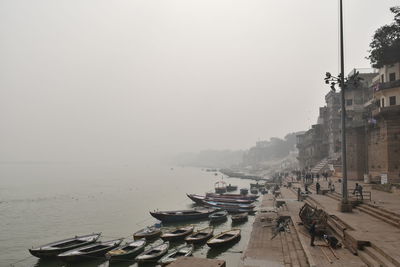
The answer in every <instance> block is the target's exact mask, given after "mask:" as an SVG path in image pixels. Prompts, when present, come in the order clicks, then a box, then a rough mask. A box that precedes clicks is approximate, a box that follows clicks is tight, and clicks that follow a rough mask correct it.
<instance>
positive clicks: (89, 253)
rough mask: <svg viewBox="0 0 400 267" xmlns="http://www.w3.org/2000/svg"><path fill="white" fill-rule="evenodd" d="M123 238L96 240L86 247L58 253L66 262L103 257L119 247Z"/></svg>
mask: <svg viewBox="0 0 400 267" xmlns="http://www.w3.org/2000/svg"><path fill="white" fill-rule="evenodd" d="M122 240H123V238H120V239H115V240H110V241H104V242H96V243H93V244H90V245H87V246H84V247H80V248H76V249H72V250H68V251H66V252H63V253H61V254H58V256H57V257H58V258H59V259H60V260H62V261H66V262H74V261H82V260H93V259H98V258H99V257H103V256H104V255H105V254H106V253H107V252H108V251H110V250H112V249H114V248H116V247H118V246H119V245H120V244H121V242H122Z"/></svg>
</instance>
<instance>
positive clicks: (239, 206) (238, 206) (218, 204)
mask: <svg viewBox="0 0 400 267" xmlns="http://www.w3.org/2000/svg"><path fill="white" fill-rule="evenodd" d="M204 204H205V205H207V206H211V207H217V208H221V209H225V210H229V209H231V210H238V209H241V210H252V209H254V208H255V205H252V204H235V203H225V202H217V201H204Z"/></svg>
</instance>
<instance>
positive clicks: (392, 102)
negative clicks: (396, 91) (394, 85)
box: [389, 96, 396, 106]
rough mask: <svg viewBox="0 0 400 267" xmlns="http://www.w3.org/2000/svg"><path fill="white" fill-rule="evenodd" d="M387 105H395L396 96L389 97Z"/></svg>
mask: <svg viewBox="0 0 400 267" xmlns="http://www.w3.org/2000/svg"><path fill="white" fill-rule="evenodd" d="M389 105H390V106H394V105H396V96H391V97H389Z"/></svg>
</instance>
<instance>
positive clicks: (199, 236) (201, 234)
mask: <svg viewBox="0 0 400 267" xmlns="http://www.w3.org/2000/svg"><path fill="white" fill-rule="evenodd" d="M213 233H214V228H213V227H207V228H204V229H200V230H198V231H196V232H194V233H192V234H191V235H189V236H187V237H186V238H185V241H186V243H193V244H197V243H202V242H205V241H207V240H208V239H210V238H211V237H212V236H213Z"/></svg>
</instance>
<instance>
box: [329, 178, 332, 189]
mask: <svg viewBox="0 0 400 267" xmlns="http://www.w3.org/2000/svg"><path fill="white" fill-rule="evenodd" d="M331 186H332V180H331V179H330V178H329V181H328V188H329V189H331Z"/></svg>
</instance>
